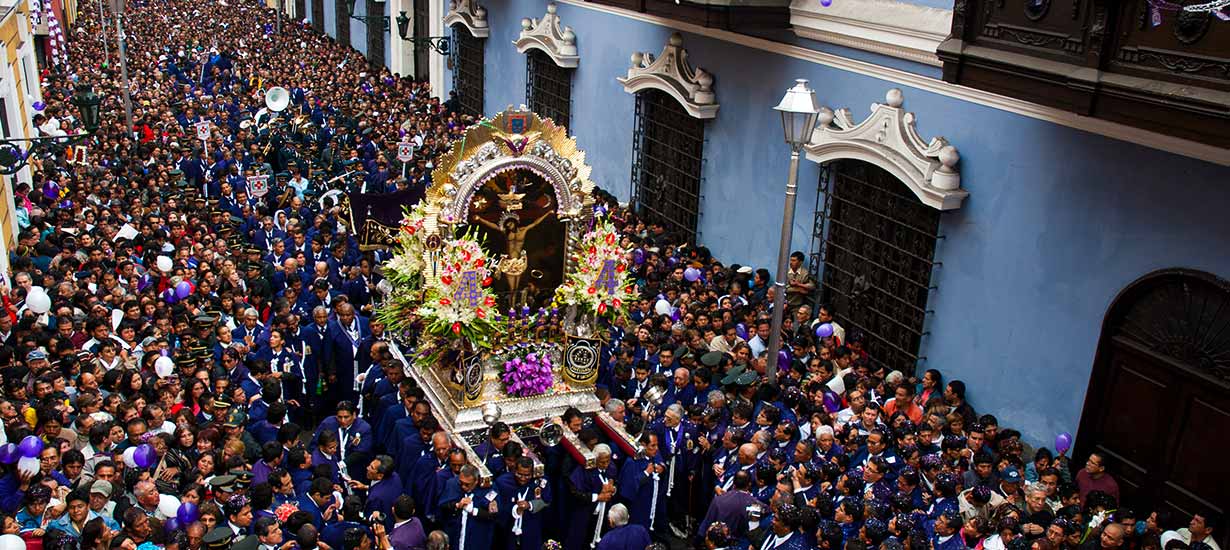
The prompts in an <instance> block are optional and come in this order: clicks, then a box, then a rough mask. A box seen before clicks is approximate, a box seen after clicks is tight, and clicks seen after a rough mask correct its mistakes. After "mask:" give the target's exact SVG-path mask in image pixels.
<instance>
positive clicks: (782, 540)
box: [760, 504, 809, 550]
mask: <svg viewBox="0 0 1230 550" xmlns="http://www.w3.org/2000/svg"><path fill="white" fill-rule="evenodd" d="M802 519H803V518H802V514H801V512H800V511H799V508H798V507H796V506H795V505H793V504H783V505H781V506H780V507H779V508H778V509H777V513H775V514H773V526H772V528H771V532H770V533H769V536H767V537H765V539H764V542H763V543H761V545H760V550H804V549H806V548H808V547H809V546H808V544H807V541H806V540H805V539H804V537H803V534H802V533H800V532H799V526H800V525H802Z"/></svg>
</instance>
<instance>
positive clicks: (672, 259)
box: [666, 256, 679, 267]
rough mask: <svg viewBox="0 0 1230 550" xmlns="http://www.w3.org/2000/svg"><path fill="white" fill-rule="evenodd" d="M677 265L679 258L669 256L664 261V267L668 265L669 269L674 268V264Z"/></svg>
mask: <svg viewBox="0 0 1230 550" xmlns="http://www.w3.org/2000/svg"><path fill="white" fill-rule="evenodd" d="M677 263H679V258H676V257H674V256H671V257H669V258H667V259H666V265H669V266H671V267H675V264H677Z"/></svg>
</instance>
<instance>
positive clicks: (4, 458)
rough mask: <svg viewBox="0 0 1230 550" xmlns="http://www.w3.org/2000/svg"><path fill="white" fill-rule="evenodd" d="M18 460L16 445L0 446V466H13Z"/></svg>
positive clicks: (19, 454)
mask: <svg viewBox="0 0 1230 550" xmlns="http://www.w3.org/2000/svg"><path fill="white" fill-rule="evenodd" d="M19 458H21V453H20V452H18V451H17V444H16V443H5V444H4V445H0V464H15V463H17V459H19Z"/></svg>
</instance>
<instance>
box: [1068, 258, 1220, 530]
mask: <svg viewBox="0 0 1230 550" xmlns="http://www.w3.org/2000/svg"><path fill="white" fill-rule="evenodd" d="M1078 435H1079V437H1078V446H1077V452H1076V457H1077V460H1078V462H1076V463H1075V464H1074V466H1078V467H1079V464H1083V462H1084V459H1085V458H1086V457H1088V456H1089V454H1090V453H1092V452H1094V451H1099V452H1101V453H1103V454H1105V455H1106V456H1107V458H1108V464H1107V466H1108V467H1109V469H1110V472H1111V474H1112V475H1114V476H1115V479H1117V480H1118V482H1119V490H1120V493H1121V497H1122V500H1123V503H1124V504H1125V505H1128V506H1132V507H1133V508H1134V509H1135V510H1137V511H1138V512H1139V513H1144V514H1148V513H1149V511H1150V510H1151V509H1159V508H1168V509H1169V510H1170V511H1171V512H1173V513H1174V514H1176V515H1177V516H1178V517H1179V519H1182V520H1184V521H1185V520H1186V519H1187V518H1189V517H1190V516H1191V515H1192V514H1193V513H1201V514H1210V513H1211V514H1215V515H1217V516H1220V517H1223V518H1224V517H1225V516H1226V512H1227V507H1228V506H1230V478H1227V477H1226V476H1225V475H1223V474H1222V472H1224V471H1225V460H1226V456H1227V453H1230V282H1228V281H1226V280H1224V279H1221V278H1218V277H1216V276H1213V275H1210V274H1207V273H1202V272H1198V271H1191V270H1185V269H1171V270H1164V271H1158V272H1155V273H1151V274H1149V275H1147V276H1145V277H1143V278H1141V279H1139V280H1137V281H1136V282H1134V283H1132V284H1131V285H1129V286H1128V287H1127V288H1126V289H1125V290H1124V291H1123V292H1121V293H1120V294H1119V296H1118V297H1117V298H1116V299H1115V301H1114V303H1113V305H1111V307H1110V310H1109V311H1108V313H1107V315H1106V319H1105V321H1104V322H1103V325H1102V335H1101V338H1100V340H1099V343H1098V352H1097V356H1096V358H1095V362H1094V367H1093V374H1092V376H1091V377H1090V380H1089V390H1088V392H1087V393H1086V396H1085V408H1084V413H1083V414H1082V417H1081V424H1080V431H1079V432H1078ZM1219 531H1221V532H1220V533H1216V532H1215V533H1214V536H1216V537H1217V538H1218V539H1219V540H1220V541H1221V544H1222V545H1225V544H1226V542H1227V540H1228V539H1230V537H1228V536H1227V533H1226V529H1219Z"/></svg>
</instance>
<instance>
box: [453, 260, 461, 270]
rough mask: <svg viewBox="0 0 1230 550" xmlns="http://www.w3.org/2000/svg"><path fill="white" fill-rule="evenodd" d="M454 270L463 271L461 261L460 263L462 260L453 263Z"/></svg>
mask: <svg viewBox="0 0 1230 550" xmlns="http://www.w3.org/2000/svg"><path fill="white" fill-rule="evenodd" d="M453 270H454V271H461V263H460V262H458V263H454V264H453Z"/></svg>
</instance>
